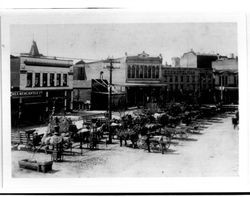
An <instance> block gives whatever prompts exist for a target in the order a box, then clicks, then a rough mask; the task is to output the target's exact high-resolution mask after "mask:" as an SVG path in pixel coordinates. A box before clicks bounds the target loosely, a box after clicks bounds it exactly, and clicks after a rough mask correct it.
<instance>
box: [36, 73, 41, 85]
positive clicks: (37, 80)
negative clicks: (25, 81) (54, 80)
mask: <svg viewBox="0 0 250 197" xmlns="http://www.w3.org/2000/svg"><path fill="white" fill-rule="evenodd" d="M39 86H40V73H35V87H39Z"/></svg>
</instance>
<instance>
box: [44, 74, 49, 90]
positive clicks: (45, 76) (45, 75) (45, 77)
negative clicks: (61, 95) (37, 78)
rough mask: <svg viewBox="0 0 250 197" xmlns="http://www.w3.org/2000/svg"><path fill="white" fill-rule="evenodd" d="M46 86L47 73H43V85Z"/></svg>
mask: <svg viewBox="0 0 250 197" xmlns="http://www.w3.org/2000/svg"><path fill="white" fill-rule="evenodd" d="M47 86H48V74H47V73H43V87H47Z"/></svg>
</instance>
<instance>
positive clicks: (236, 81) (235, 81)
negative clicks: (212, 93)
mask: <svg viewBox="0 0 250 197" xmlns="http://www.w3.org/2000/svg"><path fill="white" fill-rule="evenodd" d="M234 85H235V86H238V75H235V76H234Z"/></svg>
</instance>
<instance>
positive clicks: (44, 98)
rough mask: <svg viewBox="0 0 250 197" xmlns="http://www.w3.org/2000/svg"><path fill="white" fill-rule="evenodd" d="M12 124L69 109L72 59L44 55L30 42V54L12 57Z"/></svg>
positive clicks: (34, 43)
mask: <svg viewBox="0 0 250 197" xmlns="http://www.w3.org/2000/svg"><path fill="white" fill-rule="evenodd" d="M10 59H11V113H12V124H14V125H17V124H19V125H20V124H22V123H25V122H33V123H34V122H36V121H40V122H41V121H44V120H45V119H46V118H47V117H48V115H49V114H50V113H51V112H52V109H53V108H54V111H55V112H56V113H57V112H62V111H67V110H70V109H72V90H73V83H72V82H73V67H72V65H73V62H72V61H71V60H61V59H57V58H51V57H46V56H43V55H42V54H40V53H39V51H38V48H37V44H36V42H35V41H33V43H32V46H31V50H30V53H22V54H20V56H11V57H10Z"/></svg>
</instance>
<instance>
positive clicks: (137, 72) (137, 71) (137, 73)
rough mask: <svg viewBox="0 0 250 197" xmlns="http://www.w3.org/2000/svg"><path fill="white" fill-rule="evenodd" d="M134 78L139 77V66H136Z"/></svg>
mask: <svg viewBox="0 0 250 197" xmlns="http://www.w3.org/2000/svg"><path fill="white" fill-rule="evenodd" d="M136 78H139V66H136Z"/></svg>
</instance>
